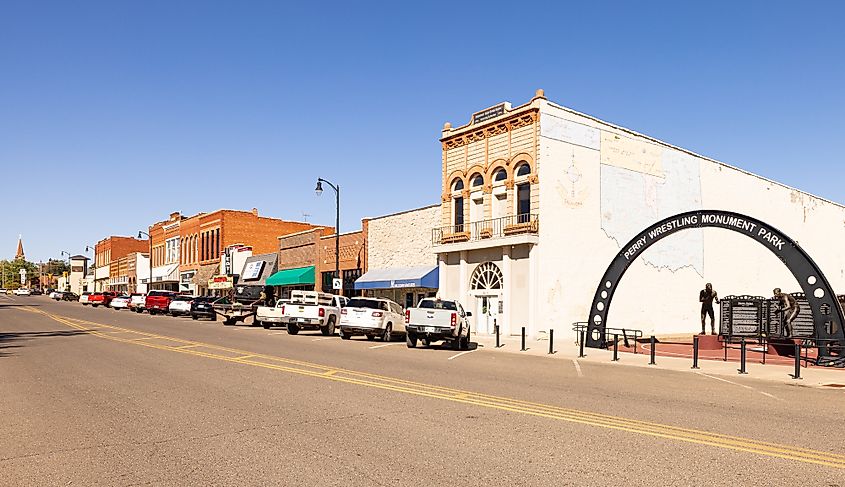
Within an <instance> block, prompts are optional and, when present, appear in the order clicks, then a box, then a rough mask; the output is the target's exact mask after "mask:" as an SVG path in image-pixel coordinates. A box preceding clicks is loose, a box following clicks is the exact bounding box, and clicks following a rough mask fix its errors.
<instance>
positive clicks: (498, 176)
mask: <svg viewBox="0 0 845 487" xmlns="http://www.w3.org/2000/svg"><path fill="white" fill-rule="evenodd" d="M507 178H508V172H507V171H505V170H504V169H499V170H498V171H496V173H495V174H493V181H504V180H505V179H507Z"/></svg>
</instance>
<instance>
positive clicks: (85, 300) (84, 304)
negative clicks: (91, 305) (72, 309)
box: [79, 291, 91, 306]
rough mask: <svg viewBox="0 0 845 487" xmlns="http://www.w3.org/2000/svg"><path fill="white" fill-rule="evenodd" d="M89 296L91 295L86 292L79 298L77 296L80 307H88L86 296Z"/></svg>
mask: <svg viewBox="0 0 845 487" xmlns="http://www.w3.org/2000/svg"><path fill="white" fill-rule="evenodd" d="M90 295H91V293H89V292H87V291H86V292H84V293H82V295H81V296H79V302H80V303H82V306H88V296H90Z"/></svg>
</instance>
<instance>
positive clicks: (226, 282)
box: [208, 276, 235, 289]
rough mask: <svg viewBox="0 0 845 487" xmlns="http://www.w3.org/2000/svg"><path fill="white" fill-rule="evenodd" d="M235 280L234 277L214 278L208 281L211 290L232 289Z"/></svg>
mask: <svg viewBox="0 0 845 487" xmlns="http://www.w3.org/2000/svg"><path fill="white" fill-rule="evenodd" d="M233 287H235V279H234V277H232V276H214V277H212V278H211V279H209V280H208V288H209V289H232V288H233Z"/></svg>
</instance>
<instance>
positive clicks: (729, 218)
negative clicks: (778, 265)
mask: <svg viewBox="0 0 845 487" xmlns="http://www.w3.org/2000/svg"><path fill="white" fill-rule="evenodd" d="M701 226H707V227H722V228H730V229H731V230H736V231H738V232H740V233H746V234H748V236H749V237H751V238H753V239H754V240H757V241H758V242H760V243H761V244H763V245H765V246H766V247H768V248H769V249H770V250H771V251H772V252H775V253H776V254H779V253H781V252H782V251H783V250H784V245H785V244H786V242H785V241H784V240H782V239H781V238H780V237H779V236H778V232H777V231H773V230H771V229H769V228H766V227H765V226H763V225H761V224H758V223H754V222H751V221H748V220H746V219H744V218H742V217H741V216H738V215H737V216H734V215H726V214H724V213H719V212H708V211H701V212H698V213H696V214H688V215H684V216H679V217H678V218H676V219H674V220H670V221H667V222H662V223H661V224H660V225H657V226H654V227H651V228H648V229H647V230H646V231H644V232H642V233H640V235H639V236H638V237H637V239H636V240H635V241H633V242H631V245H630V247H628V248H626V249H623V250H622V255H623V256H624V257H625V260H628V261H633V260H635V259H636V258H637V257H639V255H640V253H641V252H642V251H644V250H645V249H646V248H648V247H649V245H651V244H652V243H653V242H654V241H656V240H660V239H661V238H662V237H664V236H666V235H668V234H671V233H675V232H677V231H679V230H684V229H686V228H696V227H701Z"/></svg>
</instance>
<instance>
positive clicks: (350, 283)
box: [343, 269, 361, 296]
mask: <svg viewBox="0 0 845 487" xmlns="http://www.w3.org/2000/svg"><path fill="white" fill-rule="evenodd" d="M359 277H361V269H350V270H346V271H343V295H344V296H360V295H361V291H359V290H356V289H355V280H356V279H358V278H359Z"/></svg>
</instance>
